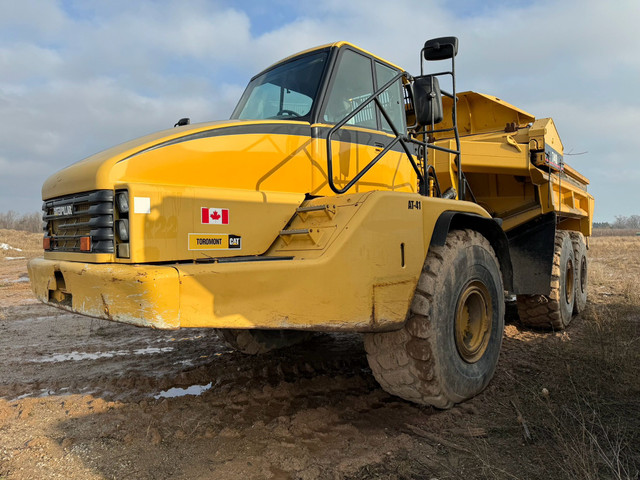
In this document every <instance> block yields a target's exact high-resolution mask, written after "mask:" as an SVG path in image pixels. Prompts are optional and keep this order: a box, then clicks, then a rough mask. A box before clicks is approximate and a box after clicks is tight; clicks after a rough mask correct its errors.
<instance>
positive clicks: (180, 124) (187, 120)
mask: <svg viewBox="0 0 640 480" xmlns="http://www.w3.org/2000/svg"><path fill="white" fill-rule="evenodd" d="M190 123H191V119H190V118H181V119H180V120H178V121H177V123H176V124H175V125H174V126H173V128H176V127H184V126H185V125H189V124H190Z"/></svg>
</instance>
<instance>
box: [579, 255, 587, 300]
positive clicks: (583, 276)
mask: <svg viewBox="0 0 640 480" xmlns="http://www.w3.org/2000/svg"><path fill="white" fill-rule="evenodd" d="M586 290H587V259H586V258H585V257H582V261H581V262H580V292H581V293H584V292H585V291H586Z"/></svg>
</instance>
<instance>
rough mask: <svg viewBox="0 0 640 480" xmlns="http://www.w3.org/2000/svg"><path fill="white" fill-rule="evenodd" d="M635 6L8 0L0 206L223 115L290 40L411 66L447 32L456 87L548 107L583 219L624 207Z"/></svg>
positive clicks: (627, 206)
mask: <svg viewBox="0 0 640 480" xmlns="http://www.w3.org/2000/svg"><path fill="white" fill-rule="evenodd" d="M639 13H640V4H638V2H637V1H636V0H620V1H619V2H616V3H615V4H605V3H602V2H597V1H594V0H586V1H577V0H562V1H557V2H555V1H554V2H551V1H550V0H540V1H538V2H535V3H530V2H525V1H515V0H514V2H510V3H509V5H508V6H505V5H504V3H503V2H499V1H498V0H483V1H480V0H473V1H469V2H464V3H460V4H455V5H453V4H452V3H451V2H446V1H444V0H433V1H418V0H396V1H394V2H388V1H378V2H371V1H370V0H368V1H366V0H353V1H350V2H344V1H343V0H327V1H325V2H309V1H305V2H296V1H294V0H276V1H275V2H274V3H269V4H265V3H264V2H258V1H257V0H247V2H243V3H237V2H232V1H230V0H216V1H205V0H193V1H190V2H173V1H169V0H157V1H151V0H146V1H144V0H143V1H139V2H129V1H125V0H114V1H110V2H101V1H97V0H90V1H82V2H80V1H74V0H65V1H60V2H50V1H48V0H33V1H30V2H9V3H8V4H7V5H5V6H3V12H2V15H1V16H0V116H2V118H3V119H4V120H5V121H4V122H3V128H2V129H0V158H2V159H3V160H2V162H0V189H1V190H0V211H4V210H8V209H14V210H16V209H17V210H21V211H32V210H37V209H39V206H40V200H39V198H38V194H37V193H35V194H34V195H33V198H31V197H26V196H25V194H24V192H30V195H31V194H32V193H33V192H38V191H39V189H40V185H41V183H42V180H43V179H44V178H45V177H46V176H47V175H48V174H51V173H53V172H54V171H56V170H58V169H60V168H62V167H64V166H66V165H68V164H70V163H72V162H74V161H77V160H78V159H80V158H82V157H84V156H87V155H90V154H91V153H94V152H96V151H99V150H102V149H104V148H106V147H109V146H111V145H113V144H116V143H120V142H122V141H125V140H128V139H130V138H133V137H136V136H139V135H143V134H145V133H149V132H151V131H154V130H158V129H161V128H166V127H169V126H171V125H173V123H175V121H176V120H177V119H178V118H180V117H183V116H189V117H191V118H192V121H194V122H198V121H207V120H214V119H219V118H226V117H228V116H229V114H230V113H231V111H232V109H233V106H234V105H235V103H236V101H237V99H238V98H239V96H240V94H241V92H242V90H243V88H244V86H245V85H246V83H247V81H248V80H249V78H250V77H251V76H252V75H253V74H255V73H257V72H258V71H260V70H262V69H263V68H265V67H267V66H269V65H271V64H272V63H274V62H275V61H277V60H278V59H280V58H283V57H285V56H288V55H290V54H292V53H295V52H297V51H300V50H303V49H306V48H309V47H313V46H316V45H320V44H324V43H330V42H333V41H336V40H348V41H351V42H354V43H356V44H357V45H359V46H361V47H363V48H365V49H368V50H370V51H372V52H374V53H376V54H378V55H380V56H382V57H384V58H387V59H388V60H390V61H392V62H394V63H396V64H398V65H401V66H403V67H404V68H406V69H407V70H409V71H410V72H411V73H414V74H415V73H418V72H419V58H418V54H419V51H420V48H421V46H422V44H423V43H424V41H425V40H426V39H427V38H431V37H437V36H445V35H458V36H459V37H460V52H459V55H458V58H457V72H458V85H459V87H460V89H461V90H466V89H470V90H476V91H481V92H486V93H491V94H494V95H497V96H499V97H500V98H503V99H505V100H506V101H508V102H510V103H513V104H514V105H517V106H518V107H520V108H523V109H525V110H527V111H530V112H531V113H533V114H535V115H537V116H539V117H545V116H552V117H553V118H554V120H555V121H556V124H557V125H558V128H559V130H560V135H561V137H562V140H563V142H564V143H565V146H567V149H568V150H569V149H573V151H574V152H576V151H584V150H588V152H589V153H588V154H586V155H583V156H579V157H571V158H570V159H569V161H570V163H573V164H575V166H576V167H577V168H578V169H579V170H580V171H581V172H583V173H585V174H586V175H588V176H590V177H591V179H592V187H591V188H592V191H593V192H594V193H596V194H597V198H596V202H597V204H596V205H597V207H596V208H597V219H599V220H607V219H612V218H613V216H614V215H616V214H624V215H629V214H633V213H638V212H637V211H633V209H635V208H636V207H635V205H639V204H640V189H637V188H635V185H636V184H637V182H638V178H637V173H635V172H637V171H638V170H637V169H636V167H635V165H634V163H633V158H634V155H635V152H636V151H637V150H638V147H639V146H640V145H639V144H638V140H637V137H636V136H635V135H634V134H633V131H632V128H634V127H635V125H637V124H638V120H639V111H640V104H639V102H638V101H636V100H635V98H634V97H633V96H632V95H630V93H631V92H634V91H635V88H636V82H637V79H638V78H640V56H638V54H637V52H638V51H640V35H639V34H638V33H637V27H636V25H635V23H636V19H637V18H638V14H639ZM441 67H442V66H441V65H437V64H434V65H430V66H428V69H432V68H434V69H439V68H441ZM605 161H606V162H608V163H607V168H606V169H603V168H602V165H603V163H602V162H605ZM23 163H24V165H25V167H18V166H17V165H19V164H23ZM34 170H37V172H36V173H32V174H29V173H28V172H29V171H34ZM623 172H624V176H623V175H622V173H623ZM618 191H626V192H629V193H628V195H629V196H630V198H629V199H628V200H627V201H625V202H624V204H623V205H621V202H619V201H617V200H616V195H617V192H618ZM14 195H18V196H19V197H20V199H21V200H20V205H19V206H18V205H14V201H15V200H14Z"/></svg>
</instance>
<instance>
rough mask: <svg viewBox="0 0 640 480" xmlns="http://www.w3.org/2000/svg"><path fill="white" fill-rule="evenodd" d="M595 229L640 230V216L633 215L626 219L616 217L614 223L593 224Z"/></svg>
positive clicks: (621, 216) (620, 216)
mask: <svg viewBox="0 0 640 480" xmlns="http://www.w3.org/2000/svg"><path fill="white" fill-rule="evenodd" d="M593 228H615V229H636V230H638V229H640V215H631V216H629V217H625V216H623V215H616V220H615V221H614V222H613V223H609V222H593Z"/></svg>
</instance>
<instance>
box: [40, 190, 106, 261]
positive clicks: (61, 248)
mask: <svg viewBox="0 0 640 480" xmlns="http://www.w3.org/2000/svg"><path fill="white" fill-rule="evenodd" d="M113 195H114V194H113V190H95V191H93V192H85V193H78V194H75V195H66V196H64V197H58V198H54V199H51V200H47V201H45V202H44V203H43V204H42V219H43V221H44V222H43V228H44V236H45V239H46V238H47V237H49V239H50V248H49V251H54V252H80V251H82V252H86V253H89V252H90V253H113V252H114V231H113ZM82 237H89V238H90V239H91V241H90V245H89V246H90V249H89V250H87V249H86V248H85V249H81V248H80V239H81V238H82Z"/></svg>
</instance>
